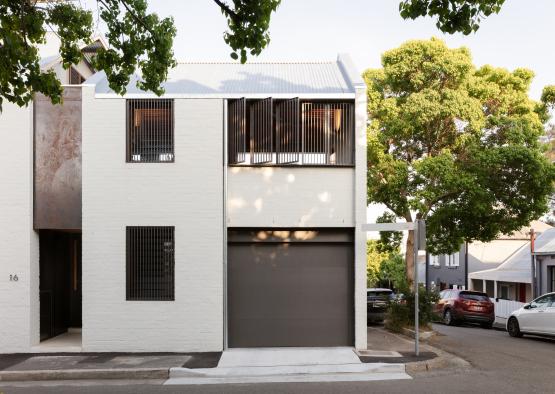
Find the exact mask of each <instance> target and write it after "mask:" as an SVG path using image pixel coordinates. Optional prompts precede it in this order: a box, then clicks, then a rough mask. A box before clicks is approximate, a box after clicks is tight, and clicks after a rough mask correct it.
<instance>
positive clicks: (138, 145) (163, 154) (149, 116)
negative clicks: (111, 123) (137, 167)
mask: <svg viewBox="0 0 555 394" xmlns="http://www.w3.org/2000/svg"><path fill="white" fill-rule="evenodd" d="M173 107H174V106H173V100H169V99H130V100H127V155H126V156H127V157H126V161H127V162H128V163H168V162H173V161H174V138H173V136H174V116H173V113H174V111H173Z"/></svg>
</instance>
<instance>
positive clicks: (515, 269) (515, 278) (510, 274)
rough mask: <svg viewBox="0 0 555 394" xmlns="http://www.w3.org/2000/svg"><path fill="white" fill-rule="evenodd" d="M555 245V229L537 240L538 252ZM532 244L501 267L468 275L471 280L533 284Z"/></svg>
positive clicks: (523, 247)
mask: <svg viewBox="0 0 555 394" xmlns="http://www.w3.org/2000/svg"><path fill="white" fill-rule="evenodd" d="M549 244H555V228H550V229H548V230H546V231H544V232H543V233H541V234H540V235H538V237H537V238H536V251H538V250H539V249H542V248H545V247H546V245H549ZM531 258H532V254H531V251H530V242H527V243H526V244H524V245H523V246H521V247H520V249H518V250H517V252H516V253H514V254H513V255H511V256H510V257H509V258H507V260H505V261H504V262H503V264H501V265H500V266H499V267H497V268H495V269H490V270H484V271H477V272H472V273H470V274H468V277H469V278H470V279H486V280H496V281H501V282H518V283H532V274H531V265H530V264H531Z"/></svg>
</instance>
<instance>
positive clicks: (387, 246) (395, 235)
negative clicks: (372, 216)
mask: <svg viewBox="0 0 555 394" xmlns="http://www.w3.org/2000/svg"><path fill="white" fill-rule="evenodd" d="M396 221H397V217H396V216H395V214H394V213H392V212H387V211H386V212H384V213H383V214H382V215H381V216H379V217H378V218H377V219H376V223H395V222H396ZM402 240H403V233H402V232H400V231H380V241H379V242H378V244H377V248H378V250H379V251H380V252H387V253H392V252H399V248H400V247H401V241H402Z"/></svg>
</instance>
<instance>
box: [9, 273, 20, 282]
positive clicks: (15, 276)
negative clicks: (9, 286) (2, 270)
mask: <svg viewBox="0 0 555 394" xmlns="http://www.w3.org/2000/svg"><path fill="white" fill-rule="evenodd" d="M18 280H19V278H18V277H17V275H10V282H17V281H18Z"/></svg>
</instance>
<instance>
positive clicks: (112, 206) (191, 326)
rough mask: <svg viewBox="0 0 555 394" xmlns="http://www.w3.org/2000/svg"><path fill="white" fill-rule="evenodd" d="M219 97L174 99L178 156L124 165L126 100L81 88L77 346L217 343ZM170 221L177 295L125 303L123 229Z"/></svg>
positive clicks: (216, 346) (206, 347)
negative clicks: (172, 159)
mask: <svg viewBox="0 0 555 394" xmlns="http://www.w3.org/2000/svg"><path fill="white" fill-rule="evenodd" d="M222 119H223V102H222V100H217V99H195V100H186V99H176V100H175V162H174V163H153V164H148V163H126V162H125V141H126V132H125V100H123V99H95V98H94V92H93V88H92V87H86V88H84V92H83V350H84V351H190V352H192V351H199V352H200V351H217V350H221V349H222V346H223V318H222V316H223V265H222V260H223V186H222V185H223V171H222V168H223V167H222V166H223V163H222V143H223V138H222V130H223V129H222ZM128 225H135V226H136V225H143V226H148V225H153V226H175V286H176V288H175V301H171V302H165V301H164V302H161V301H148V302H147V301H126V300H125V227H126V226H128Z"/></svg>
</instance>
